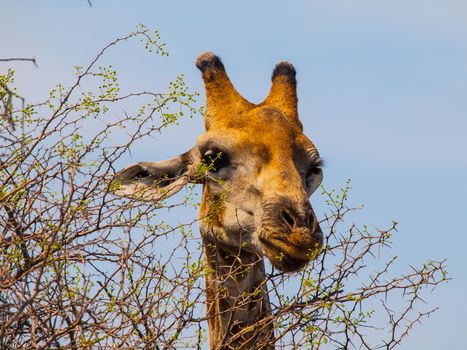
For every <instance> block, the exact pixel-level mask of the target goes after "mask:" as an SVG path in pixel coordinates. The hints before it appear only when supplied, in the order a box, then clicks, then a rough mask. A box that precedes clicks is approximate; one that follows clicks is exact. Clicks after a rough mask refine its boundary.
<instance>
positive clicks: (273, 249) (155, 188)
mask: <svg viewBox="0 0 467 350" xmlns="http://www.w3.org/2000/svg"><path fill="white" fill-rule="evenodd" d="M196 66H197V67H198V68H199V69H200V70H201V72H202V76H203V79H204V83H205V89H206V114H205V127H206V132H205V133H204V134H202V135H201V136H199V138H198V139H197V142H196V145H195V146H194V147H193V148H192V149H191V150H189V151H187V152H186V153H184V154H182V155H180V156H177V157H175V158H173V159H170V160H165V161H159V162H141V163H138V164H134V165H130V166H128V167H126V168H125V169H123V170H121V171H120V172H118V173H117V174H115V177H114V182H115V184H116V185H115V186H113V188H114V193H115V194H117V195H119V196H123V197H128V198H132V199H134V200H140V201H158V200H160V199H162V198H167V197H169V196H171V195H173V194H175V193H176V192H178V191H179V190H180V189H181V188H182V187H183V186H184V185H185V184H187V183H189V182H192V183H201V184H203V196H202V200H201V206H200V211H199V219H200V221H199V222H200V231H201V234H202V238H203V242H204V251H205V254H206V260H207V264H208V266H209V267H210V268H211V269H210V271H212V272H211V273H209V274H208V275H207V277H206V279H207V284H206V301H207V313H208V324H209V329H210V343H211V349H229V348H232V349H233V348H242V349H273V348H274V345H273V344H274V331H273V325H272V322H273V318H272V315H271V307H270V304H269V299H268V294H267V288H266V283H265V280H266V276H265V271H264V261H263V257H264V256H266V257H267V258H268V259H269V260H270V261H271V263H272V265H273V266H274V267H276V268H278V269H280V270H282V271H286V272H292V271H297V270H299V269H300V268H302V267H304V266H305V265H306V264H307V263H308V262H309V261H310V260H311V259H313V258H315V257H316V255H317V254H318V253H319V251H320V250H321V246H322V242H323V234H322V231H321V229H320V227H319V224H318V220H317V218H316V215H315V213H314V211H313V209H312V207H311V204H310V202H309V197H310V196H311V194H312V193H313V192H314V191H315V190H316V189H317V188H318V187H319V185H320V183H321V181H322V178H323V173H322V170H321V165H322V162H321V159H320V157H319V153H318V151H317V149H316V147H315V145H314V144H313V143H312V142H311V141H310V140H309V139H308V138H307V137H306V136H305V135H304V134H303V128H302V124H301V122H300V120H299V118H298V112H297V102H298V99H297V91H296V84H297V83H296V78H295V75H296V73H295V69H294V67H293V66H292V65H291V64H290V63H288V62H281V63H279V64H277V65H276V67H275V69H274V71H273V75H272V86H271V90H270V92H269V95H268V96H267V97H266V99H265V100H264V101H263V102H262V103H260V104H253V103H250V102H249V101H247V100H246V99H245V98H243V97H242V96H241V95H240V94H239V93H238V92H237V90H236V89H235V87H234V86H233V85H232V83H231V81H230V79H229V77H228V75H227V73H226V70H225V68H224V65H223V63H222V61H221V60H220V58H219V57H218V56H216V55H214V54H213V53H210V52H207V53H203V54H201V55H200V56H199V57H198V58H197V60H196ZM201 169H203V170H204V171H201ZM241 266H247V267H248V269H247V271H248V272H246V273H244V274H241V275H240V276H236V277H235V278H232V276H231V275H232V271H233V270H234V269H237V268H239V267H241ZM258 290H260V291H261V292H260V293H258ZM225 291H226V292H225ZM245 295H247V296H248V295H250V297H245ZM245 298H247V299H246V300H245ZM248 298H249V299H248ZM240 299H242V302H241V303H240V302H239V300H240ZM252 325H257V327H255V330H254V331H252V330H251V326H252ZM261 325H262V326H261Z"/></svg>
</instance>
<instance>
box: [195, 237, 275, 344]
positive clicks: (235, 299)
mask: <svg viewBox="0 0 467 350" xmlns="http://www.w3.org/2000/svg"><path fill="white" fill-rule="evenodd" d="M204 250H205V254H206V261H207V266H208V269H209V271H208V273H207V274H206V302H207V317H208V324H209V333H210V349H211V350H214V349H216V350H221V349H222V350H224V349H225V350H226V349H267V350H270V349H274V345H273V343H274V342H273V339H274V330H273V325H272V322H271V306H270V303H269V297H268V294H267V289H266V276H265V271H264V262H263V259H262V258H260V257H259V256H257V255H254V254H247V253H242V252H240V253H238V252H237V253H236V254H235V253H234V254H232V253H231V252H228V251H227V250H224V249H223V248H222V247H221V245H220V244H212V243H207V242H205V244H204Z"/></svg>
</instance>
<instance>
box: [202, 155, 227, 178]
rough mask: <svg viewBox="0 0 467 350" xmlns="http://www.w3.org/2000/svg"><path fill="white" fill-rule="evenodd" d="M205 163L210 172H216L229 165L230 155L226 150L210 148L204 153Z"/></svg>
mask: <svg viewBox="0 0 467 350" xmlns="http://www.w3.org/2000/svg"><path fill="white" fill-rule="evenodd" d="M203 163H204V164H205V165H206V166H207V167H208V171H209V172H210V173H214V174H215V173H218V172H219V171H220V170H221V169H222V168H225V167H227V166H228V165H229V157H228V156H227V154H226V153H225V152H222V151H220V150H216V149H210V150H208V151H207V152H206V153H204V156H203Z"/></svg>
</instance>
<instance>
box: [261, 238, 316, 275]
mask: <svg viewBox="0 0 467 350" xmlns="http://www.w3.org/2000/svg"><path fill="white" fill-rule="evenodd" d="M259 240H260V242H261V245H262V248H263V251H264V255H266V256H267V257H268V258H269V260H270V261H271V263H272V265H273V266H274V267H275V268H277V269H279V270H282V271H284V272H295V271H298V270H300V269H301V268H303V267H304V266H305V265H306V264H308V263H309V262H310V260H311V257H305V258H302V257H296V256H292V255H291V254H290V253H289V252H287V251H286V250H285V249H284V248H283V247H281V246H283V244H280V246H279V245H278V244H275V243H273V242H272V241H270V240H267V239H265V238H262V237H260V238H259Z"/></svg>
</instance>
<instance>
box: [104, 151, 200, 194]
mask: <svg viewBox="0 0 467 350" xmlns="http://www.w3.org/2000/svg"><path fill="white" fill-rule="evenodd" d="M199 158H200V157H199V151H198V149H197V147H195V148H193V149H191V150H190V151H188V152H186V153H183V154H181V155H179V156H178V157H175V158H172V159H168V160H163V161H159V162H140V163H136V164H131V165H129V166H127V167H125V168H124V169H122V170H120V171H119V172H118V173H116V174H115V175H114V177H113V179H112V182H111V185H110V189H111V191H112V192H113V193H114V194H115V195H117V196H119V197H126V198H131V199H134V200H138V201H143V202H156V201H159V200H163V199H165V198H168V197H170V196H172V195H174V194H175V193H177V192H178V191H180V190H181V189H182V187H183V186H185V185H186V184H187V183H188V182H196V178H195V173H196V165H197V164H198V163H199Z"/></svg>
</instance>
